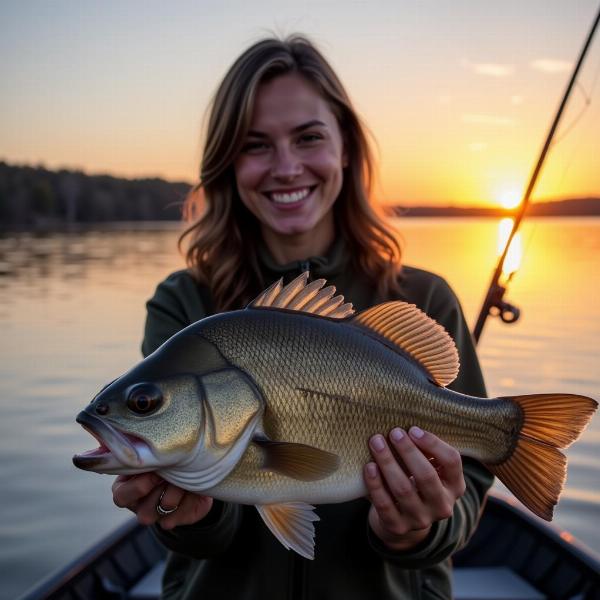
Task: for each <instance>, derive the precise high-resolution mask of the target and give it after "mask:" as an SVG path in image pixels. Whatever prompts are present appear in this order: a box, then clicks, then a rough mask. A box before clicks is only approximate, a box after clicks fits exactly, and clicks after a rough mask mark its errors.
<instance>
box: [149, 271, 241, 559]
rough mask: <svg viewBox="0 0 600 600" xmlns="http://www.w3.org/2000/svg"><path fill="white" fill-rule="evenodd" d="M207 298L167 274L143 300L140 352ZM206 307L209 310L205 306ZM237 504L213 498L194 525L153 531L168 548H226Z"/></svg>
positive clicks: (196, 554) (203, 312)
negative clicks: (145, 300)
mask: <svg viewBox="0 0 600 600" xmlns="http://www.w3.org/2000/svg"><path fill="white" fill-rule="evenodd" d="M209 302H210V300H209V299H207V296H206V295H205V294H203V293H202V290H201V289H200V288H199V286H198V285H197V283H196V282H195V281H194V279H193V278H192V277H191V276H190V275H189V274H188V273H186V272H185V271H180V272H178V273H174V274H173V275H171V276H169V277H168V278H167V279H166V280H165V281H163V282H162V283H161V284H159V286H158V287H157V288H156V292H155V293H154V296H153V297H152V298H151V299H150V300H149V301H148V302H147V304H146V308H147V315H146V325H145V329H144V340H143V342H142V354H143V355H144V356H148V354H151V353H152V352H154V351H155V350H156V349H157V348H158V347H159V346H161V345H162V344H163V343H164V342H166V341H167V340H168V339H169V338H170V337H171V336H173V335H175V334H176V333H177V332H178V331H180V330H182V329H184V328H185V327H187V326H188V325H190V324H191V323H194V322H196V321H198V320H200V319H202V318H203V317H205V316H207V314H208V310H207V308H206V306H207V304H209ZM209 310H210V309H209ZM241 515H242V512H241V507H240V506H238V505H234V504H226V503H224V502H220V501H218V500H215V501H214V503H213V507H212V509H211V511H210V512H209V513H208V515H206V517H204V519H202V520H201V521H199V522H198V523H195V524H194V525H188V526H182V527H176V528H175V529H172V530H170V531H165V530H164V529H162V528H161V527H160V526H154V527H153V530H154V534H155V535H156V537H157V538H158V539H159V540H160V541H161V542H162V543H163V544H164V545H165V546H166V547H167V548H169V550H172V551H174V552H177V553H178V554H183V555H187V556H191V557H193V558H204V557H207V556H211V555H214V554H219V553H220V552H223V551H225V550H226V549H227V547H228V545H229V544H230V543H231V540H232V539H233V536H234V535H235V533H236V531H237V528H238V526H239V523H240V520H241Z"/></svg>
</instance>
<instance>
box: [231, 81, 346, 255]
mask: <svg viewBox="0 0 600 600" xmlns="http://www.w3.org/2000/svg"><path fill="white" fill-rule="evenodd" d="M345 162H346V158H345V152H344V144H343V140H342V135H341V132H340V128H339V125H338V122H337V119H336V118H335V116H334V114H333V113H332V112H331V109H330V108H329V105H328V103H327V102H326V101H325V100H324V99H323V98H322V97H321V96H320V95H319V93H318V92H317V91H316V90H315V89H314V88H313V87H312V86H311V85H310V84H309V83H308V82H307V81H306V80H305V79H303V78H302V77H301V76H300V75H297V74H289V75H282V76H280V77H276V78H275V79H273V80H271V81H269V82H267V83H264V84H261V85H260V86H259V88H258V92H257V96H256V101H255V107H254V113H253V116H252V123H251V126H250V130H249V131H248V135H247V137H246V140H245V142H244V145H243V147H242V150H241V152H240V154H239V156H238V157H237V159H236V160H235V163H234V168H235V176H236V181H237V188H238V192H239V195H240V197H241V199H242V202H243V203H244V204H245V205H246V207H247V208H248V209H249V210H250V211H251V212H252V213H253V214H254V216H255V217H256V218H257V219H258V220H259V221H260V223H261V227H262V232H263V236H264V237H265V238H266V241H267V242H272V241H273V240H276V243H278V244H281V243H283V244H285V243H286V237H287V236H301V237H302V236H306V235H308V236H309V237H311V238H314V239H317V238H316V237H315V236H327V237H330V238H331V239H329V240H328V243H331V241H332V240H333V234H334V228H333V211H332V207H333V203H334V202H335V201H336V199H337V197H338V195H339V193H340V190H341V188H342V179H343V167H344V166H345Z"/></svg>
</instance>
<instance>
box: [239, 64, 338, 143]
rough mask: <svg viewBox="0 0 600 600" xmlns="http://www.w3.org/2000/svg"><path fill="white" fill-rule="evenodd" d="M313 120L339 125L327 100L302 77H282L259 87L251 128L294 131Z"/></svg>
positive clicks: (289, 75) (291, 75) (295, 75)
mask: <svg viewBox="0 0 600 600" xmlns="http://www.w3.org/2000/svg"><path fill="white" fill-rule="evenodd" d="M313 119H317V120H320V121H323V122H324V123H325V124H326V125H328V126H335V125H336V124H337V121H336V118H335V115H334V114H333V112H332V111H331V108H330V107H329V104H328V103H327V101H326V100H325V99H324V98H323V96H321V94H320V93H319V92H318V91H317V90H316V89H315V88H314V87H313V86H312V85H311V84H310V83H309V82H308V81H306V79H304V78H303V77H302V76H300V75H298V74H296V73H292V74H288V75H281V76H279V77H276V78H275V79H272V80H271V81H268V82H266V83H262V84H260V86H259V87H258V90H257V94H256V100H255V103H254V111H253V113H252V126H251V128H252V129H256V130H259V131H268V130H269V129H271V128H284V129H285V128H292V127H295V126H297V125H299V124H302V123H305V122H307V121H311V120H313Z"/></svg>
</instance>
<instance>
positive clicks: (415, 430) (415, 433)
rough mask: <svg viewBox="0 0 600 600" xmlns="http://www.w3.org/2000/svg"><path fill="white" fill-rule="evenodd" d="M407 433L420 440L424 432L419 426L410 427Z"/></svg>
mask: <svg viewBox="0 0 600 600" xmlns="http://www.w3.org/2000/svg"><path fill="white" fill-rule="evenodd" d="M408 433H410V435H411V437H414V438H415V439H417V440H420V439H421V438H422V437H423V436H424V435H425V432H424V431H423V430H422V429H421V428H420V427H411V428H410V430H409V432H408Z"/></svg>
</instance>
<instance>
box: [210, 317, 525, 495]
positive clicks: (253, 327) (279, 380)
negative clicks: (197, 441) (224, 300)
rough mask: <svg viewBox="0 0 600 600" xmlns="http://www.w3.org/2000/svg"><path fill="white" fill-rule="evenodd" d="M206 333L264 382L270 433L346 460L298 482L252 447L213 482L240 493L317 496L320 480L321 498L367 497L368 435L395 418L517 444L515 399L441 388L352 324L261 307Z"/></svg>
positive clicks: (467, 442)
mask: <svg viewBox="0 0 600 600" xmlns="http://www.w3.org/2000/svg"><path fill="white" fill-rule="evenodd" d="M200 333H201V335H202V336H203V337H205V338H206V339H207V340H209V341H210V342H212V343H213V344H215V345H216V346H217V348H218V349H219V350H220V352H221V353H222V354H223V356H224V357H225V358H226V360H227V361H228V362H230V363H231V364H232V365H234V366H237V367H238V368H240V369H241V370H243V371H244V372H246V373H247V374H249V375H250V376H251V377H252V379H253V380H254V381H255V383H256V384H257V386H258V387H259V389H260V390H261V393H262V395H263V397H264V399H265V401H266V405H267V408H266V412H265V416H264V431H265V433H266V434H267V436H268V437H269V438H270V439H273V440H284V441H286V442H294V443H302V444H308V445H311V446H315V447H318V448H320V449H322V450H327V451H329V452H332V453H335V454H338V455H339V456H340V457H341V461H342V462H341V465H340V468H339V469H338V470H337V471H336V472H335V473H333V474H332V475H330V476H329V477H328V478H326V479H324V480H322V481H319V482H305V481H298V480H292V479H290V478H289V477H286V476H284V475H279V474H277V473H273V472H270V471H265V470H264V469H262V468H261V467H262V464H263V462H264V458H263V454H262V451H261V450H260V449H259V448H257V447H256V446H254V445H250V446H249V448H248V450H247V451H246V453H245V454H244V456H243V457H242V459H241V461H240V462H239V464H238V465H237V467H236V468H235V469H234V470H233V471H232V473H230V475H229V476H228V477H227V478H226V479H225V480H224V481H223V482H221V483H220V484H219V486H218V487H217V488H215V490H218V492H217V493H219V494H220V495H223V494H225V495H227V496H228V495H229V494H232V495H233V497H232V500H235V499H239V495H240V493H241V492H240V490H242V489H243V490H244V492H243V495H244V498H245V499H246V498H247V496H248V489H249V488H250V489H251V490H253V492H252V494H251V495H252V496H254V495H255V494H256V495H257V497H258V496H259V495H260V494H263V495H264V493H265V488H266V489H269V494H271V493H273V494H275V497H274V498H273V500H274V501H275V500H276V501H286V500H290V499H292V498H293V499H296V500H304V499H309V498H312V499H313V501H314V490H315V486H318V488H319V489H320V490H321V492H322V494H323V497H324V499H323V500H320V501H321V502H336V501H340V499H343V498H345V497H348V496H358V495H361V494H362V493H364V483H363V481H362V476H361V469H362V465H364V464H365V463H366V462H367V461H368V460H369V459H370V453H369V449H368V446H367V440H368V438H369V436H370V435H372V434H373V433H375V432H387V431H389V430H390V429H391V428H392V427H394V426H396V425H398V426H400V427H403V428H405V429H408V428H409V427H410V426H412V425H415V424H418V425H419V426H421V427H423V428H425V429H428V430H430V431H432V432H433V433H435V434H436V435H439V436H440V437H442V438H443V439H445V440H447V441H448V442H449V443H451V444H452V445H454V446H456V447H457V448H458V449H459V450H461V451H462V452H463V453H467V454H470V455H472V456H475V457H478V458H480V459H483V458H486V459H487V460H488V461H489V460H490V458H491V460H492V462H496V461H500V460H501V459H502V457H503V456H502V454H498V451H497V450H496V449H506V448H507V447H508V448H510V447H511V440H510V436H511V435H516V434H515V431H514V427H515V426H516V425H517V424H518V422H519V418H520V415H519V411H518V407H516V406H515V405H513V404H511V403H508V402H502V401H493V400H492V401H490V400H481V399H475V398H471V397H468V396H463V395H461V394H457V393H455V392H452V391H450V390H447V389H445V388H441V387H438V386H435V385H433V384H432V383H431V382H430V381H429V379H428V378H427V376H426V374H425V373H424V372H423V370H422V369H421V368H419V367H418V366H417V365H416V364H415V363H414V362H413V361H411V360H410V359H409V358H408V357H406V356H404V355H403V354H402V353H400V352H398V351H397V350H396V349H391V348H390V347H389V346H388V345H386V344H384V343H382V341H380V340H378V339H375V338H374V337H373V336H372V335H367V334H366V333H365V332H364V331H363V330H361V329H359V328H357V327H354V326H350V325H348V324H340V323H337V322H333V321H329V320H327V319H322V318H317V317H313V316H310V315H299V314H297V313H295V314H292V313H286V312H283V311H277V312H275V311H271V310H260V309H255V310H246V311H244V312H243V313H229V314H227V315H220V316H219V317H218V318H213V319H210V320H208V321H207V322H205V323H204V327H202V329H201V331H200ZM298 357H302V360H301V361H300V362H299V361H298ZM441 416H442V417H443V418H440V417H441ZM482 423H484V424H487V427H485V426H484V427H482ZM495 450H496V454H494V451H495ZM504 451H505V450H501V452H502V453H503V452H504ZM240 484H243V485H240ZM245 501H249V500H247V499H246V500H245Z"/></svg>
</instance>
